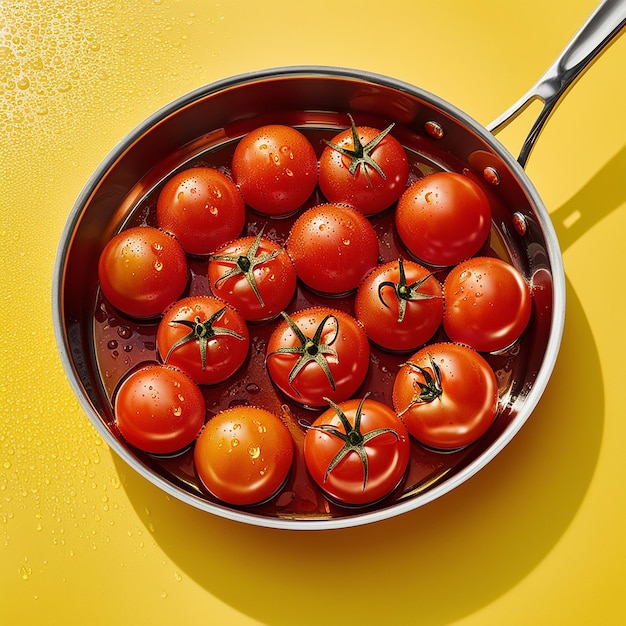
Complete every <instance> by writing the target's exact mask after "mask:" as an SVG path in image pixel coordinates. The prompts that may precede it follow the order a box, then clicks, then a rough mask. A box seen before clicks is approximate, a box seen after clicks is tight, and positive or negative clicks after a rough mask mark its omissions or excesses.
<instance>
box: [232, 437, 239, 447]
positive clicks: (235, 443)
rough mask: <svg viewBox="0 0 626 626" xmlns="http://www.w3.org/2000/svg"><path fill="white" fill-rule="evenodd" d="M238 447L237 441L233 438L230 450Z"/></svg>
mask: <svg viewBox="0 0 626 626" xmlns="http://www.w3.org/2000/svg"><path fill="white" fill-rule="evenodd" d="M238 445H239V439H237V438H235V437H233V438H232V439H231V442H230V446H231V448H236V447H237V446H238Z"/></svg>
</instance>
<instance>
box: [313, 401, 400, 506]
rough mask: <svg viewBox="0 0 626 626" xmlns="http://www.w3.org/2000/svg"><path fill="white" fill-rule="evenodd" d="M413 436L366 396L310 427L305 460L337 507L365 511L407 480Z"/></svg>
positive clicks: (333, 410) (331, 410) (341, 405)
mask: <svg viewBox="0 0 626 626" xmlns="http://www.w3.org/2000/svg"><path fill="white" fill-rule="evenodd" d="M409 457H410V443H409V433H408V432H407V430H406V427H405V426H404V424H403V423H402V421H401V420H400V419H398V416H397V415H396V413H395V412H394V411H393V409H392V408H391V407H389V406H387V405H386V404H383V403H381V402H378V401H376V400H372V399H369V398H368V396H367V395H366V396H364V397H363V398H361V399H352V400H347V401H345V402H342V403H339V404H335V403H331V407H330V408H329V409H328V410H326V411H325V412H324V413H322V414H321V415H320V416H319V417H318V418H317V419H315V420H314V421H313V423H312V424H311V425H310V426H307V427H306V434H305V437H304V459H305V463H306V466H307V470H308V471H309V473H310V475H311V477H312V478H313V480H314V481H315V483H316V484H317V485H318V486H319V487H320V489H321V490H322V491H323V492H324V493H325V494H326V495H327V496H328V497H329V498H330V499H332V500H334V501H335V502H338V503H341V504H345V505H348V506H364V505H368V504H372V503H374V502H378V501H380V500H382V499H383V498H385V497H387V496H388V495H389V494H391V493H392V492H393V491H394V490H395V489H396V488H397V487H398V485H399V484H400V483H401V481H402V479H403V478H404V476H405V474H406V471H407V468H408V464H409Z"/></svg>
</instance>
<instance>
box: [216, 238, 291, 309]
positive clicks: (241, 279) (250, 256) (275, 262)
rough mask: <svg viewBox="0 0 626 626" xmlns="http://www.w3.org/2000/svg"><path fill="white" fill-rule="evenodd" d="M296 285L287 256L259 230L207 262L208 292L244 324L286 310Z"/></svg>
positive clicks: (217, 253)
mask: <svg viewBox="0 0 626 626" xmlns="http://www.w3.org/2000/svg"><path fill="white" fill-rule="evenodd" d="M296 283H297V277H296V270H295V269H294V267H293V263H292V262H291V259H290V258H289V255H288V254H287V252H286V251H285V249H284V248H282V247H281V246H279V245H278V244H276V243H274V242H272V241H270V240H269V239H267V238H266V237H263V231H262V230H261V232H259V234H258V235H257V236H256V237H252V236H250V237H242V238H240V239H237V240H236V241H233V242H231V243H229V244H227V245H225V246H223V247H221V248H219V249H218V250H216V252H215V253H214V254H212V255H211V257H210V259H209V284H210V286H211V290H212V291H213V293H214V294H215V295H216V296H218V297H220V298H222V299H223V300H225V301H226V302H228V303H229V304H230V305H231V306H233V307H235V308H236V309H237V310H238V311H239V313H240V314H241V316H242V317H243V318H244V319H245V320H248V321H252V322H260V321H264V320H268V319H271V318H273V317H275V316H276V315H278V314H279V313H280V312H281V311H282V310H284V309H286V308H287V305H288V304H289V302H291V299H292V298H293V296H294V294H295V292H296Z"/></svg>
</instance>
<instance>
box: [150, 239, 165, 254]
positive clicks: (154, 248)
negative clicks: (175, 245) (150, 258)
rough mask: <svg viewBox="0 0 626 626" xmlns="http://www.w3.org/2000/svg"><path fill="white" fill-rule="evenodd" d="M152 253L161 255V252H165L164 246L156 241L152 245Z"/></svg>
mask: <svg viewBox="0 0 626 626" xmlns="http://www.w3.org/2000/svg"><path fill="white" fill-rule="evenodd" d="M152 252H154V254H161V252H163V246H162V245H161V244H160V243H157V242H156V241H155V242H154V243H153V244H152Z"/></svg>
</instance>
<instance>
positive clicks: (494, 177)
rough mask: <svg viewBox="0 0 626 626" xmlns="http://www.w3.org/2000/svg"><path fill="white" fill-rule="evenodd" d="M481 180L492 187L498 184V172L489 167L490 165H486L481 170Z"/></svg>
mask: <svg viewBox="0 0 626 626" xmlns="http://www.w3.org/2000/svg"><path fill="white" fill-rule="evenodd" d="M483 178H484V179H485V180H486V181H487V182H488V183H489V184H490V185H493V186H494V187H497V186H498V185H499V184H500V174H498V170H496V168H495V167H491V165H488V166H487V167H486V168H485V169H484V170H483Z"/></svg>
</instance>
